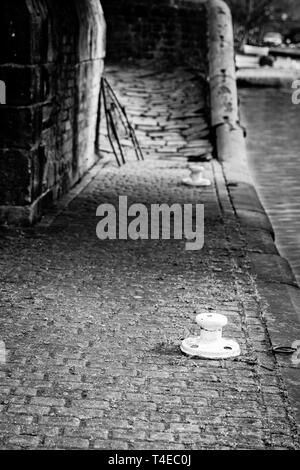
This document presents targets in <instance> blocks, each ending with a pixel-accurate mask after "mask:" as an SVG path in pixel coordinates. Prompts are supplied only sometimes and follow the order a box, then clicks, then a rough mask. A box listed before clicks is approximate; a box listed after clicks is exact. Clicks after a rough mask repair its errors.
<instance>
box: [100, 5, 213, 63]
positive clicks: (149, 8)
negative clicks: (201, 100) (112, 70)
mask: <svg viewBox="0 0 300 470" xmlns="http://www.w3.org/2000/svg"><path fill="white" fill-rule="evenodd" d="M101 3H102V6H103V10H104V15H105V19H106V22H107V59H108V60H109V61H119V60H121V59H129V58H132V59H168V60H169V61H171V62H173V63H175V64H180V65H181V64H182V63H190V64H191V65H193V66H196V67H197V68H203V66H204V62H205V57H206V9H205V6H204V5H203V2H201V1H199V0H198V1H197V2H195V1H193V0H151V1H149V0H101Z"/></svg>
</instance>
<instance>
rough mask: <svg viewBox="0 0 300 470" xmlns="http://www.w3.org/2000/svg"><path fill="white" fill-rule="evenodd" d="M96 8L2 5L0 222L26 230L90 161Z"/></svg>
mask: <svg viewBox="0 0 300 470" xmlns="http://www.w3.org/2000/svg"><path fill="white" fill-rule="evenodd" d="M104 37H105V23H104V18H103V13H102V8H101V5H100V2H99V0H63V1H61V0H1V5H0V41H1V45H2V47H1V49H0V80H2V81H3V82H4V83H5V86H6V104H5V105H1V106H0V220H2V221H3V220H7V221H8V222H20V223H31V222H32V221H33V220H34V219H35V218H36V217H38V216H39V214H40V210H41V205H42V204H41V201H44V200H45V199H56V198H58V197H59V196H60V195H61V194H63V193H64V192H66V191H67V190H68V189H69V188H70V187H71V186H72V185H73V184H74V183H75V182H76V181H77V180H78V179H80V177H81V176H82V175H83V174H84V173H85V172H86V171H87V169H88V168H90V167H91V166H92V165H93V164H94V163H95V161H96V159H97V155H96V152H95V141H96V132H97V130H96V127H97V126H96V125H97V112H98V103H99V90H100V77H101V73H102V70H103V58H104V53H105V52H104V51H105V41H104Z"/></svg>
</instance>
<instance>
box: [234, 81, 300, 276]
mask: <svg viewBox="0 0 300 470" xmlns="http://www.w3.org/2000/svg"><path fill="white" fill-rule="evenodd" d="M292 91H293V90H289V89H282V90H281V89H280V90H278V89H269V88H265V89H264V88H242V89H240V90H239V95H240V100H241V111H242V122H243V124H244V125H245V126H246V128H247V134H248V136H247V147H248V158H249V166H250V170H251V173H252V175H253V177H254V181H255V183H256V188H257V190H258V193H259V195H260V197H261V200H262V202H263V204H264V207H265V209H266V211H267V213H268V214H269V217H270V219H271V221H272V224H273V227H274V230H275V234H276V244H277V247H278V248H279V251H280V253H281V254H282V256H284V257H285V258H287V259H288V260H289V262H290V264H291V265H292V268H293V270H294V273H295V275H296V277H297V280H298V283H300V105H295V104H293V103H292V99H291V97H292Z"/></svg>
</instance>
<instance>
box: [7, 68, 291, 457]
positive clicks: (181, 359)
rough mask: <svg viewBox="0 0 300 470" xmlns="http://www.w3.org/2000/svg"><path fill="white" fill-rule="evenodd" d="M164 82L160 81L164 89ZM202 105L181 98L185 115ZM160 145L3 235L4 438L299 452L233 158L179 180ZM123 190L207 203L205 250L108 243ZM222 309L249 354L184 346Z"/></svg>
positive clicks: (94, 445)
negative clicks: (110, 215) (232, 173)
mask: <svg viewBox="0 0 300 470" xmlns="http://www.w3.org/2000/svg"><path fill="white" fill-rule="evenodd" d="M122 73H123V72H122ZM155 77H156V78H155ZM184 77H185V78H184V80H183V79H182V76H181V72H180V71H176V72H174V76H173V80H174V83H176V89H177V92H178V90H180V87H181V86H182V87H183V89H184V90H185V89H186V88H188V86H189V84H188V83H187V78H186V76H184ZM192 78H193V77H191V82H190V86H193V88H195V96H197V94H198V93H199V90H198V89H197V88H196V86H195V85H196V83H197V82H196V81H195V80H192ZM126 79H128V77H127V78H126V75H123V81H122V82H120V92H122V89H123V87H125V82H126ZM171 79H172V77H171V76H170V78H169V80H168V82H169V83H170V82H171ZM116 83H117V81H116ZM161 83H162V80H161V78H160V76H159V75H157V76H154V78H152V79H151V82H149V83H148V93H149V95H150V96H152V97H153V98H154V97H155V96H156V93H155V90H157V89H159V88H160V87H161ZM129 85H130V88H129V89H130V90H131V93H134V92H135V82H129ZM150 85H151V86H152V87H153V90H152V89H151V88H150ZM200 92H201V90H200ZM136 93H138V91H136ZM127 97H128V101H130V100H129V95H127ZM135 98H136V97H135V96H134V100H133V102H134V103H135V104H134V106H137V104H136V103H137V101H136V100H135ZM145 98H146V99H147V100H148V106H149V109H150V111H151V101H150V100H149V98H148V97H146V96H145ZM167 98H168V95H167V96H166V104H167V105H168V106H169V100H168V99H167ZM200 98H201V95H200ZM159 99H160V100H161V101H163V97H160V98H159ZM142 102H143V101H142ZM161 106H162V107H163V108H164V109H165V107H164V102H162V103H161ZM189 108H190V104H189V103H188V104H187V106H186V107H185V105H184V103H182V105H181V111H184V112H186V113H187V114H188V113H189ZM147 110H148V108H147ZM147 110H145V111H144V109H143V114H144V112H145V113H146V112H148V111H147ZM185 110H186V111H185ZM141 114H142V113H140V114H137V116H138V119H140V116H141ZM148 118H149V117H148ZM148 118H147V119H148ZM145 119H146V118H145ZM151 119H152V117H151ZM139 122H140V121H136V126H137V130H139V125H140V124H139ZM169 122H170V123H172V122H174V124H175V123H176V125H177V120H176V119H175V118H174V121H173V120H172V119H171V118H170V119H169ZM141 125H143V126H144V125H145V126H146V127H147V126H149V127H151V126H150V121H147V124H145V123H143V124H141ZM149 132H150V131H149V129H148V127H147V130H145V131H141V137H142V138H141V144H142V145H143V146H144V147H145V149H146V148H148V149H149V154H150V152H151V151H153V150H151V148H152V147H151V146H150V144H148V142H147V143H145V142H143V138H144V137H145V138H147V135H150V134H149ZM160 132H162V134H163V132H164V129H163V127H162V128H160ZM182 132H183V129H181V130H180V134H181V133H182ZM143 136H144V137H143ZM160 138H161V137H160ZM197 138H198V136H197ZM205 139H206V137H205ZM162 140H163V141H165V140H168V138H167V137H166V138H164V134H163V136H162ZM176 148H177V147H176ZM153 152H154V151H153ZM171 153H173V152H171ZM154 154H155V155H154V157H155V158H151V157H150V156H148V158H147V159H146V161H145V162H139V163H138V162H134V161H129V162H128V163H127V165H125V166H123V167H122V168H120V169H119V168H116V166H114V165H109V166H108V167H106V168H104V169H103V170H102V171H101V172H99V174H98V175H97V176H96V178H95V179H94V180H93V181H92V182H91V183H90V184H89V185H88V186H87V187H86V188H85V190H84V191H83V192H81V194H79V195H78V196H77V198H75V199H74V200H73V202H72V203H71V204H70V205H69V207H68V208H67V209H65V211H63V212H62V213H61V214H60V215H59V216H58V217H57V218H56V219H55V221H54V222H53V223H52V225H51V226H50V227H48V228H44V227H42V226H37V227H35V228H34V229H30V230H23V231H22V230H17V231H16V230H12V229H3V230H2V231H1V235H2V255H1V259H0V273H1V274H0V287H1V292H2V297H1V301H0V309H1V310H0V311H1V314H0V328H1V330H0V331H1V339H2V340H3V341H5V344H6V347H7V350H8V352H7V362H6V364H2V365H0V393H1V401H0V410H1V413H0V445H1V448H6V449H10V448H13V449H20V448H43V449H48V448H49V449H52V448H60V449H72V448H75V449H87V448H90V449H153V450H155V449H174V450H176V449H183V450H184V449H186V450H188V449H230V448H240V449H242V448H246V449H247V448H250V449H266V448H282V449H289V448H295V447H297V445H298V444H297V436H296V428H295V423H294V420H293V413H292V411H291V408H290V406H289V401H288V399H287V395H286V390H285V388H284V384H283V382H282V379H281V375H280V370H279V368H278V365H277V362H276V358H275V357H274V356H273V355H272V354H271V353H270V351H269V346H270V345H269V340H268V334H267V331H266V329H265V323H264V321H263V319H262V310H261V304H260V301H259V299H258V298H257V291H256V285H255V281H254V280H253V279H252V278H251V277H250V276H248V274H247V269H246V268H247V258H246V254H245V252H244V250H243V241H242V240H241V237H240V235H239V232H238V229H237V227H236V223H235V219H234V213H233V210H232V207H231V204H230V201H229V199H228V196H227V191H226V186H225V183H224V180H223V176H222V172H221V169H220V166H219V164H218V163H217V162H215V161H211V162H207V163H205V169H206V176H207V177H209V178H210V179H211V181H212V182H213V184H212V186H211V187H210V188H204V189H190V188H188V187H185V186H183V185H182V184H181V181H182V178H183V177H185V176H187V175H188V171H187V168H186V161H184V160H183V159H176V158H174V159H170V160H162V159H161V158H160V157H161V153H160V151H159V148H158V150H155V152H154ZM216 184H217V187H216ZM120 195H126V196H128V198H129V203H131V202H139V203H141V202H143V203H145V204H150V203H152V202H160V203H161V202H166V203H168V204H170V203H180V204H183V203H204V204H205V246H204V248H203V250H201V251H186V250H185V244H184V241H178V240H170V241H162V240H153V241H146V240H144V241H130V240H128V241H127V240H122V241H118V240H115V241H112V240H111V241H100V240H99V239H98V238H97V237H96V225H97V221H98V219H97V217H96V209H97V207H98V206H99V204H101V203H105V202H109V203H113V204H117V203H118V197H119V196H120ZM233 237H234V238H235V240H236V242H240V249H239V250H235V251H233V250H232V247H231V241H232V239H233ZM237 258H238V262H237ZM238 266H239V267H238ZM241 266H242V267H243V269H241ZM214 311H216V312H218V313H223V314H225V315H226V316H227V317H228V320H229V324H228V326H227V327H226V328H225V330H224V335H225V336H227V337H230V338H234V339H236V340H237V341H238V342H239V344H240V346H241V349H242V355H241V356H240V357H239V358H237V359H235V360H228V361H206V360H194V359H190V358H187V357H185V356H183V355H182V354H181V352H180V344H181V341H182V339H183V338H185V337H187V336H189V335H191V334H196V333H197V332H198V330H197V325H196V323H195V316H196V314H198V313H204V312H214Z"/></svg>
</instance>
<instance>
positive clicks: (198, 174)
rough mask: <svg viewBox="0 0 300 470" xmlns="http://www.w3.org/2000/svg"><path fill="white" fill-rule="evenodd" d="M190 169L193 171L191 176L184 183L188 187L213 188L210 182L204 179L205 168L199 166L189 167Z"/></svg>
mask: <svg viewBox="0 0 300 470" xmlns="http://www.w3.org/2000/svg"><path fill="white" fill-rule="evenodd" d="M189 169H190V171H191V174H190V176H188V178H184V179H183V180H182V183H183V184H185V185H187V186H195V187H201V186H202V187H207V186H211V182H210V180H208V179H207V178H204V177H203V174H204V168H203V166H199V165H189Z"/></svg>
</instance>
